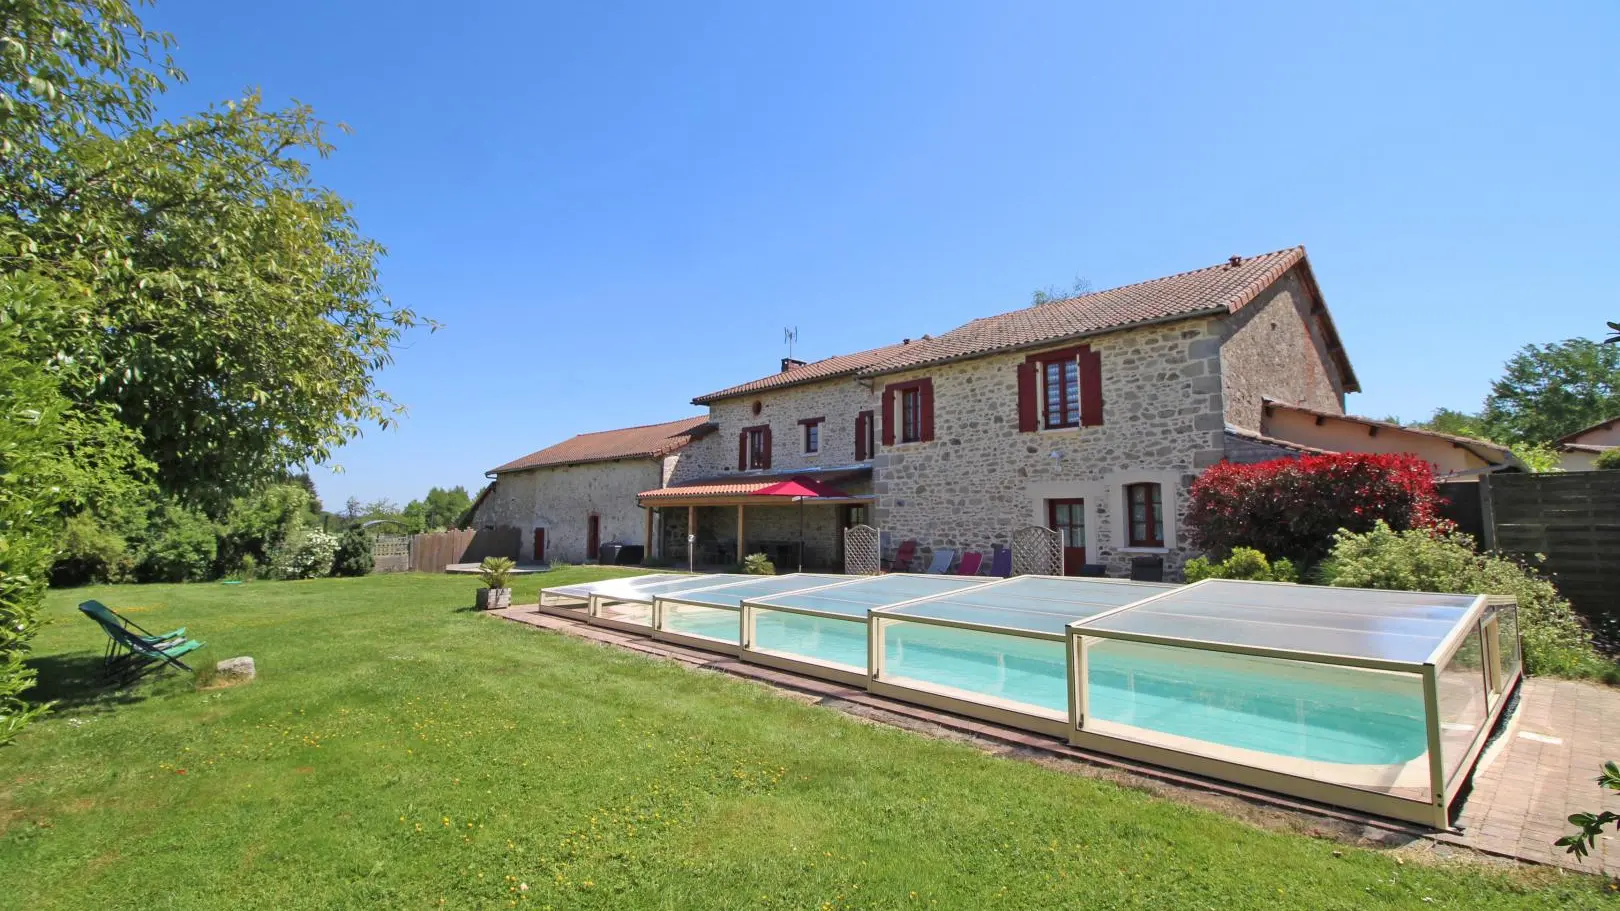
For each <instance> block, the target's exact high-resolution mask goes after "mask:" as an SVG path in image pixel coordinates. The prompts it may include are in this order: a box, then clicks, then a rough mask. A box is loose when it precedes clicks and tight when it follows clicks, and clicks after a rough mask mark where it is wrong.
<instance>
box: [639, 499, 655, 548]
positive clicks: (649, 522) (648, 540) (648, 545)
mask: <svg viewBox="0 0 1620 911" xmlns="http://www.w3.org/2000/svg"><path fill="white" fill-rule="evenodd" d="M642 508H643V509H645V510H647V534H646V541H645V544H644V546H643V548H642V551H641V552H642V560H643V562H645V561H646V560H651V559H652V558H653V556H654V554H653V546H652V545H653V540H652V526H653V521H652V520H653V511H652V507H651V506H644V507H642Z"/></svg>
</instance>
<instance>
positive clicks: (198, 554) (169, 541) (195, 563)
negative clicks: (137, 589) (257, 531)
mask: <svg viewBox="0 0 1620 911" xmlns="http://www.w3.org/2000/svg"><path fill="white" fill-rule="evenodd" d="M217 548H218V538H217V537H216V536H215V531H214V523H212V522H210V521H208V520H207V519H206V518H204V517H203V516H201V515H199V514H197V513H194V512H191V511H190V510H187V509H183V508H181V507H179V506H176V505H173V504H168V503H165V504H163V505H161V506H159V507H157V508H156V509H154V510H152V518H151V522H150V524H149V525H148V526H147V529H146V540H145V542H144V544H143V545H142V546H141V559H140V562H139V564H138V565H137V566H136V568H135V576H136V578H137V579H139V580H140V581H142V582H200V581H202V580H204V579H208V578H211V577H212V576H213V572H214V557H215V555H216V553H217Z"/></svg>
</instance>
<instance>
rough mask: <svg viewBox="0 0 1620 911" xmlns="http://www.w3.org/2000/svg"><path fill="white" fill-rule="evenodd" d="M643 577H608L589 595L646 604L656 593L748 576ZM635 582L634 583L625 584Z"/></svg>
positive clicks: (738, 580) (736, 580)
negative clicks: (652, 579)
mask: <svg viewBox="0 0 1620 911" xmlns="http://www.w3.org/2000/svg"><path fill="white" fill-rule="evenodd" d="M644 578H645V577H642V576H637V577H636V578H635V579H608V580H606V581H604V582H598V583H595V585H596V587H595V588H593V589H592V590H591V596H592V597H595V598H600V599H603V600H609V601H639V602H643V603H647V604H651V603H652V599H653V598H654V597H656V596H658V595H667V594H672V593H674V592H682V591H688V590H690V589H695V588H711V587H713V586H716V585H725V584H726V583H727V582H740V581H742V580H744V579H748V578H750V577H749V576H745V575H742V574H741V573H721V574H716V575H712V576H670V575H666V576H665V577H664V578H663V580H661V581H655V582H647V581H644ZM630 582H635V583H636V584H633V585H632V584H626V583H630Z"/></svg>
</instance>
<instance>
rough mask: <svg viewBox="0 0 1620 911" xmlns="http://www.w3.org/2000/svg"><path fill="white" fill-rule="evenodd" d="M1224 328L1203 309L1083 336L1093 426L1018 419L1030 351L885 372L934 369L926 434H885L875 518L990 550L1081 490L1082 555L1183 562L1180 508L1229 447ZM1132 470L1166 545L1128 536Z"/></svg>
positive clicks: (898, 534) (943, 542)
mask: <svg viewBox="0 0 1620 911" xmlns="http://www.w3.org/2000/svg"><path fill="white" fill-rule="evenodd" d="M1220 333H1221V327H1220V325H1219V324H1218V323H1217V322H1216V321H1214V320H1209V319H1199V320H1188V321H1182V322H1177V323H1170V324H1166V325H1161V326H1151V327H1146V328H1142V329H1135V330H1128V331H1122V332H1118V333H1113V334H1110V335H1104V336H1099V337H1096V338H1093V339H1089V340H1088V341H1087V343H1088V344H1089V345H1091V347H1092V349H1093V350H1095V351H1096V352H1098V354H1099V355H1100V357H1101V362H1102V383H1103V423H1102V424H1101V425H1100V426H1093V427H1081V428H1077V429H1065V430H1042V431H1037V432H1033V433H1020V432H1018V429H1017V428H1018V392H1017V379H1016V369H1017V365H1018V364H1019V363H1021V362H1022V361H1023V360H1024V358H1025V356H1026V355H1027V354H1029V353H1031V352H1030V351H1018V352H1015V353H1008V354H998V355H992V356H989V357H984V358H978V359H975V360H969V361H962V362H957V363H952V364H944V365H938V366H935V367H932V368H923V369H919V370H915V371H909V372H907V373H904V374H895V375H893V376H885V377H882V378H880V384H886V383H894V382H903V381H905V380H909V379H920V378H922V377H932V378H933V388H934V439H933V440H932V441H930V442H926V443H903V444H898V445H895V446H890V447H880V451H879V454H878V456H877V459H876V461H875V463H874V478H875V491H876V493H877V497H878V503H877V508H876V511H875V519H876V524H877V525H878V527H879V528H882V529H883V530H884V531H887V532H889V533H890V534H891V536H892V540H893V541H900V540H904V539H906V538H915V539H916V540H917V541H918V543H919V544H920V545H922V550H923V552H924V553H925V555H926V554H928V553H931V552H932V550H933V548H936V547H952V548H958V549H976V550H981V551H984V552H986V553H988V552H989V550H990V548H991V545H993V544H1007V543H1009V540H1010V537H1011V534H1012V532H1013V531H1014V530H1015V529H1017V528H1020V527H1022V526H1025V525H1032V524H1033V525H1046V524H1047V519H1046V502H1047V500H1050V499H1069V498H1082V499H1084V500H1085V501H1086V519H1087V522H1086V549H1087V555H1086V558H1087V561H1088V562H1093V563H1103V564H1106V565H1107V566H1108V568H1109V571H1110V573H1111V574H1114V575H1122V574H1124V573H1126V572H1128V570H1129V564H1130V559H1131V558H1132V557H1133V556H1136V555H1138V554H1150V553H1151V554H1159V555H1161V556H1163V557H1164V559H1165V565H1166V569H1167V571H1168V572H1170V573H1172V574H1175V573H1177V572H1179V569H1180V566H1181V564H1182V563H1183V562H1184V561H1185V560H1186V559H1188V558H1189V557H1191V556H1193V555H1195V553H1196V552H1195V551H1194V550H1193V549H1192V547H1191V545H1190V543H1189V542H1188V540H1187V535H1186V532H1185V523H1184V522H1182V521H1181V519H1182V515H1183V514H1184V513H1185V511H1186V505H1187V497H1186V491H1187V488H1188V487H1189V486H1190V485H1191V484H1192V481H1193V479H1194V478H1195V476H1196V473H1197V472H1198V471H1199V470H1201V469H1202V468H1204V467H1206V466H1208V465H1211V464H1214V463H1215V462H1217V461H1219V460H1220V459H1221V458H1222V457H1223V456H1224V454H1225V451H1224V443H1223V437H1224V432H1223V431H1224V426H1225V421H1224V417H1223V413H1224V411H1223V407H1222V397H1221V375H1220V369H1221V358H1220V341H1221V336H1220ZM1051 347H1053V348H1059V347H1065V346H1063V345H1053V346H1051ZM1137 482H1155V483H1159V484H1160V485H1161V489H1162V492H1163V496H1164V499H1165V504H1166V509H1165V542H1166V545H1167V546H1166V547H1163V548H1152V549H1148V548H1143V549H1134V550H1133V549H1131V548H1129V547H1127V546H1125V541H1126V539H1125V528H1124V526H1123V525H1122V524H1121V520H1122V518H1123V516H1124V515H1125V506H1124V486H1125V485H1127V484H1132V483H1137Z"/></svg>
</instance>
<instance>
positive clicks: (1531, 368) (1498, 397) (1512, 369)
mask: <svg viewBox="0 0 1620 911" xmlns="http://www.w3.org/2000/svg"><path fill="white" fill-rule="evenodd" d="M1617 414H1620V347H1615V346H1611V345H1601V344H1599V343H1597V342H1594V341H1591V340H1590V339H1582V338H1576V339H1569V340H1567V341H1563V342H1556V343H1553V344H1550V345H1526V346H1525V347H1524V348H1522V349H1520V350H1519V353H1518V354H1515V355H1514V356H1513V358H1512V359H1511V360H1509V361H1508V362H1507V367H1506V371H1505V372H1504V373H1503V375H1502V378H1501V379H1499V380H1497V381H1496V382H1495V383H1494V384H1493V385H1492V386H1491V394H1490V395H1489V396H1488V397H1487V398H1486V399H1485V414H1484V418H1485V424H1486V426H1487V427H1488V428H1489V429H1490V430H1491V432H1492V435H1493V437H1494V438H1496V439H1499V440H1502V441H1503V442H1508V443H1552V442H1554V441H1556V440H1557V439H1558V438H1559V437H1563V436H1567V435H1568V434H1571V433H1574V432H1575V431H1577V430H1580V429H1582V428H1583V427H1589V426H1591V425H1592V424H1596V423H1597V422H1599V421H1602V420H1605V419H1607V418H1611V417H1614V416H1615V415H1617Z"/></svg>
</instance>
